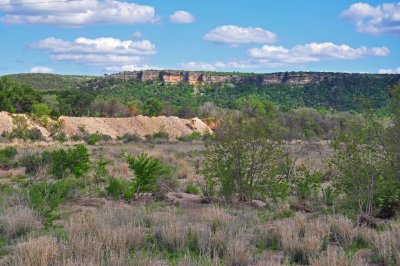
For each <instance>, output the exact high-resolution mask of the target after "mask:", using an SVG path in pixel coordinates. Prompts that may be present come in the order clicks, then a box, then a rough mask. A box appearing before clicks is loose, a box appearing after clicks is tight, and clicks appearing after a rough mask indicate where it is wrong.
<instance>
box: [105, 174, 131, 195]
mask: <svg viewBox="0 0 400 266" xmlns="http://www.w3.org/2000/svg"><path fill="white" fill-rule="evenodd" d="M106 191H107V194H108V195H109V196H111V197H113V198H114V199H121V198H125V199H130V198H132V197H133V195H134V191H133V187H132V184H131V183H129V182H127V181H124V180H122V179H116V178H110V179H109V181H108V185H107V187H106Z"/></svg>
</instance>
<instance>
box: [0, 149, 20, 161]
mask: <svg viewBox="0 0 400 266" xmlns="http://www.w3.org/2000/svg"><path fill="white" fill-rule="evenodd" d="M17 154H18V152H17V149H16V148H14V147H7V148H4V149H1V150H0V163H3V164H9V163H10V162H11V160H13V159H14V158H15V156H16V155H17Z"/></svg>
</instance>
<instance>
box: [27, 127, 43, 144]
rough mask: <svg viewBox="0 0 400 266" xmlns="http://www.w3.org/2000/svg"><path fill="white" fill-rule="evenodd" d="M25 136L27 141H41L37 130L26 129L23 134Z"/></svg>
mask: <svg viewBox="0 0 400 266" xmlns="http://www.w3.org/2000/svg"><path fill="white" fill-rule="evenodd" d="M25 136H26V138H27V139H29V140H32V141H39V140H43V135H42V132H41V131H40V130H39V129H37V128H33V129H28V130H27V131H26V133H25Z"/></svg>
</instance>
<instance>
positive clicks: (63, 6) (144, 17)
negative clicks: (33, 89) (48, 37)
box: [0, 0, 157, 26]
mask: <svg viewBox="0 0 400 266" xmlns="http://www.w3.org/2000/svg"><path fill="white" fill-rule="evenodd" d="M10 3H12V4H24V3H25V4H24V5H10V6H0V12H3V13H4V14H5V15H4V16H2V17H0V20H1V21H2V22H3V23H7V24H50V25H66V26H80V25H85V24H139V23H150V22H153V21H154V20H156V19H157V16H156V14H155V9H154V7H152V6H146V5H138V4H134V3H129V2H121V1H116V0H115V1H111V0H80V1H65V2H53V3H52V2H51V1H49V2H46V1H43V2H41V3H38V4H35V5H32V4H29V3H32V1H30V0H0V4H3V5H5V4H10Z"/></svg>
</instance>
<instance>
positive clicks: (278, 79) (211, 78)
mask: <svg viewBox="0 0 400 266" xmlns="http://www.w3.org/2000/svg"><path fill="white" fill-rule="evenodd" d="M105 77H107V78H120V79H125V80H130V79H139V80H142V81H148V80H153V81H160V82H163V83H166V84H178V83H180V82H184V83H189V84H193V85H199V84H207V83H211V84H212V83H224V82H255V83H257V84H261V85H278V84H287V85H306V84H309V83H313V82H314V83H319V82H322V81H325V80H329V79H330V78H331V77H332V75H331V73H323V72H320V73H317V72H283V73H271V74H240V73H218V72H198V71H178V70H143V71H127V72H120V73H116V74H111V75H106V76H105Z"/></svg>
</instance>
